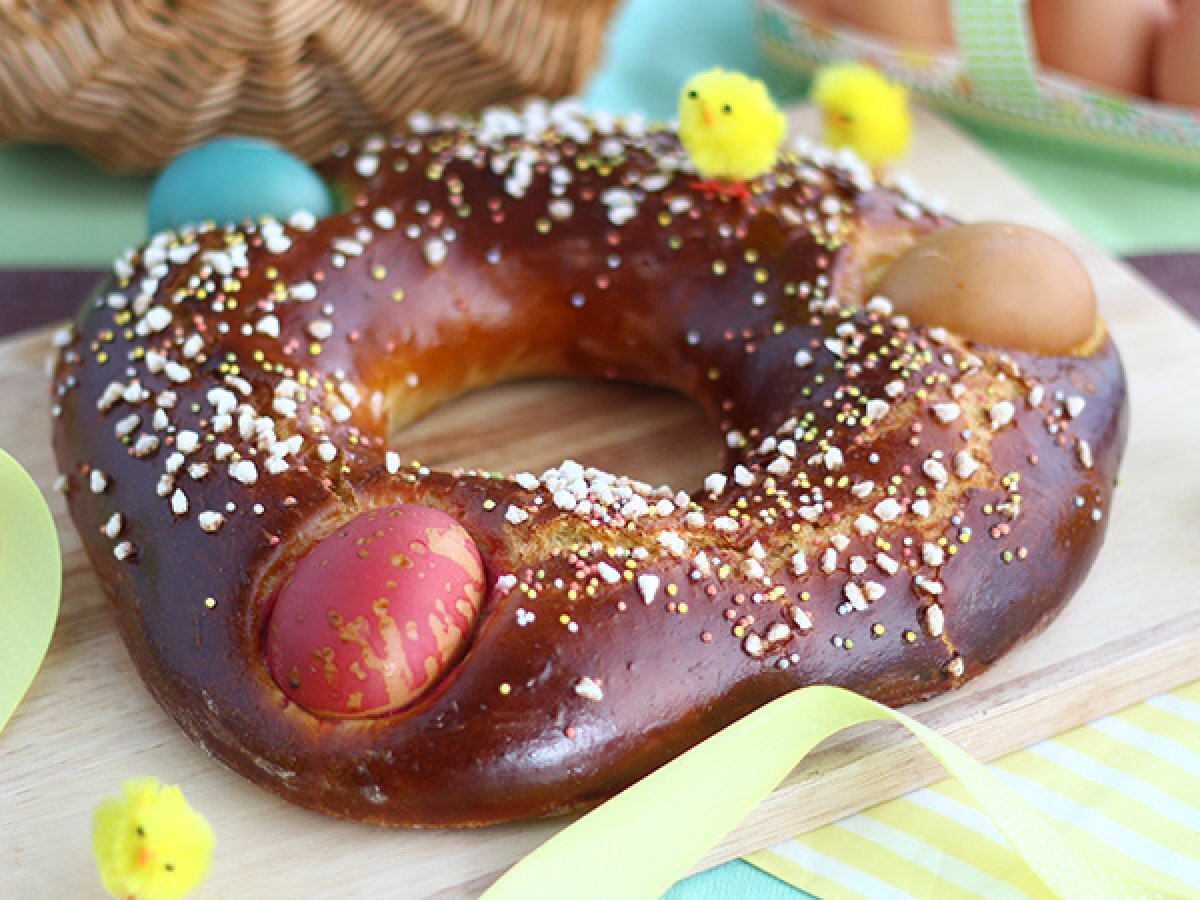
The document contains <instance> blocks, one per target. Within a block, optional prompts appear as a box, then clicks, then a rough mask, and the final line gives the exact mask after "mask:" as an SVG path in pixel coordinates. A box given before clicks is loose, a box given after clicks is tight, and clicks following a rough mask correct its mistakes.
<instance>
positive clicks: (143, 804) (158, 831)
mask: <svg viewBox="0 0 1200 900" xmlns="http://www.w3.org/2000/svg"><path fill="white" fill-rule="evenodd" d="M213 842H214V839H213V832H212V829H211V828H210V827H209V825H208V822H207V821H205V819H204V817H203V816H201V815H200V814H199V813H198V812H196V811H195V810H194V809H192V808H191V806H189V805H188V802H187V800H185V799H184V797H183V794H182V792H180V790H179V788H178V787H176V786H175V785H166V784H162V783H161V782H160V781H159V780H158V779H157V778H149V777H145V778H131V779H129V780H128V781H126V782H125V783H124V784H123V785H121V794H120V796H117V797H107V798H105V799H104V800H102V801H100V804H99V805H98V806H97V807H96V813H95V816H94V818H93V820H92V852H93V853H94V854H95V856H96V864H97V865H98V866H99V868H100V877H101V879H103V881H104V887H105V890H107V891H108V892H109V893H110V894H111V895H112V896H114V897H118V898H122V900H179V898H180V897H183V896H184V895H185V894H188V893H190V892H191V891H192V890H193V889H195V887H196V886H197V885H198V884H200V882H201V881H202V880H203V879H204V876H205V875H206V874H207V873H208V866H209V860H210V859H211V857H212V849H213Z"/></svg>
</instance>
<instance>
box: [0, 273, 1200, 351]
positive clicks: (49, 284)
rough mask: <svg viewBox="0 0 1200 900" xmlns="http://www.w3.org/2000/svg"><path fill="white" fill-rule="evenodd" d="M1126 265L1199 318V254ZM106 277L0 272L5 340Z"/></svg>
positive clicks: (67, 306) (57, 312)
mask: <svg viewBox="0 0 1200 900" xmlns="http://www.w3.org/2000/svg"><path fill="white" fill-rule="evenodd" d="M1126 262H1127V263H1129V264H1130V265H1131V266H1133V267H1134V268H1135V269H1137V270H1138V271H1139V272H1141V273H1142V275H1144V276H1145V277H1146V278H1147V279H1148V280H1149V281H1150V282H1152V283H1153V284H1155V285H1156V286H1157V287H1158V288H1159V289H1160V290H1161V291H1162V292H1163V293H1165V294H1166V295H1167V296H1169V297H1171V298H1173V299H1174V300H1175V302H1176V303H1178V304H1179V305H1180V306H1181V307H1183V309H1184V310H1186V311H1187V312H1188V313H1190V314H1191V315H1192V316H1193V317H1195V318H1197V319H1200V253H1170V254H1160V255H1155V256H1133V257H1130V258H1128V259H1127V260H1126ZM103 276H104V273H103V272H102V271H99V270H93V269H8V270H0V336H4V335H8V334H15V333H16V332H18V331H24V330H25V329H26V328H33V327H34V326H36V325H43V324H45V323H47V322H53V321H56V320H58V319H65V318H67V317H69V316H72V315H74V314H75V311H76V310H77V309H79V306H80V304H82V303H83V300H84V299H85V298H86V297H87V296H88V295H89V294H90V293H91V292H92V290H93V289H94V288H95V286H96V285H97V284H98V283H99V281H100V279H101V278H102V277H103Z"/></svg>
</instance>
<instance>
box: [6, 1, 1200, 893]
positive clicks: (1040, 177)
mask: <svg viewBox="0 0 1200 900" xmlns="http://www.w3.org/2000/svg"><path fill="white" fill-rule="evenodd" d="M718 64H719V65H723V66H726V67H729V68H737V69H741V70H743V71H747V72H751V73H754V74H759V75H764V76H765V74H766V70H765V67H764V66H763V64H762V62H761V61H760V60H759V58H758V55H757V53H756V51H755V47H754V40H753V35H752V34H751V27H750V13H749V6H748V0H625V2H624V3H623V5H622V7H621V8H620V10H619V12H618V14H617V17H616V20H615V21H614V24H613V31H612V36H611V40H610V44H609V47H608V51H607V54H606V57H605V59H604V61H603V63H602V65H601V67H600V70H599V71H598V72H597V74H596V76H595V78H594V79H593V81H592V83H591V85H590V87H589V88H588V90H587V91H586V98H587V100H588V102H589V103H591V104H593V105H596V106H604V107H607V108H610V109H613V110H617V111H627V110H631V109H635V108H636V109H643V110H645V111H646V112H648V113H650V114H651V115H654V116H669V115H671V114H672V113H673V112H674V107H675V97H676V93H677V91H678V90H679V85H680V84H681V83H682V82H683V80H684V78H685V77H686V76H687V75H688V74H690V73H691V72H694V71H696V70H697V69H701V68H705V67H708V66H711V65H718ZM966 127H967V130H968V131H969V132H970V133H972V134H973V135H974V136H976V137H977V138H979V139H980V140H981V141H983V143H984V144H985V145H986V146H987V147H989V148H990V149H991V150H992V151H993V152H994V153H995V154H996V155H997V156H999V157H1000V159H1001V160H1002V161H1004V162H1005V163H1007V164H1008V165H1009V166H1010V167H1012V168H1013V169H1014V170H1015V171H1016V172H1017V173H1018V174H1019V175H1020V176H1021V177H1022V178H1023V179H1025V180H1026V181H1027V182H1028V183H1029V184H1031V185H1032V186H1033V187H1034V188H1035V189H1036V190H1037V191H1038V192H1039V193H1040V194H1041V195H1042V196H1043V197H1044V198H1045V199H1046V200H1047V201H1049V203H1050V204H1051V205H1052V206H1054V207H1056V208H1057V209H1058V210H1059V211H1060V212H1061V213H1063V214H1064V215H1065V216H1066V217H1067V218H1068V219H1070V220H1071V221H1072V223H1073V224H1074V225H1075V226H1076V227H1077V228H1078V229H1079V230H1080V231H1082V232H1084V233H1085V234H1086V235H1088V236H1089V237H1091V238H1092V240H1094V241H1095V242H1096V243H1098V244H1099V245H1100V246H1102V247H1104V248H1106V249H1107V250H1109V251H1111V252H1113V253H1120V254H1128V253H1135V252H1147V251H1154V250H1170V249H1184V248H1186V249H1200V179H1198V178H1197V177H1196V176H1194V175H1192V176H1188V175H1175V176H1170V175H1164V174H1162V173H1155V172H1153V171H1151V170H1149V169H1146V168H1144V167H1139V166H1138V165H1137V164H1136V163H1134V162H1133V161H1131V160H1118V161H1113V160H1112V159H1109V158H1105V157H1102V156H1100V155H1096V154H1089V153H1086V152H1081V151H1080V150H1078V149H1062V148H1057V147H1047V146H1044V145H1038V144H1035V143H1033V142H1031V141H1029V140H1026V139H1024V138H1020V137H1018V136H1015V135H1010V134H1004V133H999V132H995V131H990V130H989V131H984V130H980V129H978V128H976V127H975V126H966ZM149 186H150V179H149V178H147V177H129V176H114V175H110V174H107V173H105V172H103V171H102V170H101V169H99V168H98V167H96V166H95V165H93V164H91V163H89V162H87V161H86V160H83V159H81V158H80V157H78V156H76V155H75V154H73V153H71V152H70V151H67V150H63V149H60V148H49V147H42V146H25V147H13V146H9V147H0V266H23V265H24V266H38V265H47V266H48V265H56V266H71V265H76V266H95V265H102V264H107V262H108V261H109V260H110V259H111V258H112V257H113V256H114V255H115V254H116V253H118V252H119V251H120V250H121V249H123V248H124V247H126V246H129V245H131V244H135V243H138V242H139V241H140V240H141V239H142V237H143V236H144V233H145V203H146V197H147V194H148V192H149ZM804 896H806V895H804V894H803V893H801V892H799V891H796V890H793V889H791V888H789V887H787V886H786V885H784V884H783V883H782V882H779V881H776V880H775V879H773V878H771V877H770V876H768V875H764V874H763V873H761V872H759V871H758V870H757V869H754V868H753V867H752V866H749V865H747V864H746V863H742V862H734V863H730V864H728V865H725V866H721V867H719V868H717V869H714V870H712V871H710V872H706V873H703V874H701V875H697V876H695V877H693V878H689V879H686V880H684V881H682V882H680V883H679V884H678V885H676V886H675V887H674V888H673V889H672V890H671V891H670V892H669V893H668V894H667V898H668V900H729V898H755V900H796V898H801V897H804Z"/></svg>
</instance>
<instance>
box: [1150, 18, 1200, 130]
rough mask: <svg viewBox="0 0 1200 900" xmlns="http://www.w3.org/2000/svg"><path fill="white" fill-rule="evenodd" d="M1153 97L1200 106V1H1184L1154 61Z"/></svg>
mask: <svg viewBox="0 0 1200 900" xmlns="http://www.w3.org/2000/svg"><path fill="white" fill-rule="evenodd" d="M1154 96H1155V97H1157V98H1158V99H1159V100H1163V101H1165V102H1167V103H1178V104H1180V105H1182V106H1197V107H1200V0H1185V2H1184V3H1183V4H1182V5H1181V6H1180V8H1179V15H1178V16H1177V17H1176V19H1175V21H1174V22H1172V23H1171V24H1170V25H1168V26H1167V28H1166V29H1165V30H1164V32H1163V35H1162V40H1161V41H1160V42H1159V46H1158V50H1157V53H1156V54H1155V58H1154Z"/></svg>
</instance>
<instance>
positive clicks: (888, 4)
mask: <svg viewBox="0 0 1200 900" xmlns="http://www.w3.org/2000/svg"><path fill="white" fill-rule="evenodd" d="M823 4H824V6H825V7H826V9H827V10H828V12H829V15H830V16H831V17H832V18H833V20H834V21H835V22H843V23H845V24H847V25H854V26H856V27H858V28H863V29H866V30H867V31H873V32H875V33H876V34H879V35H882V36H883V37H885V38H887V39H888V40H889V41H892V42H893V43H897V44H901V45H906V46H915V47H921V48H926V49H933V48H937V47H950V46H952V45H953V44H954V28H953V27H952V25H951V22H950V0H907V2H903V3H902V2H898V0H823Z"/></svg>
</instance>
